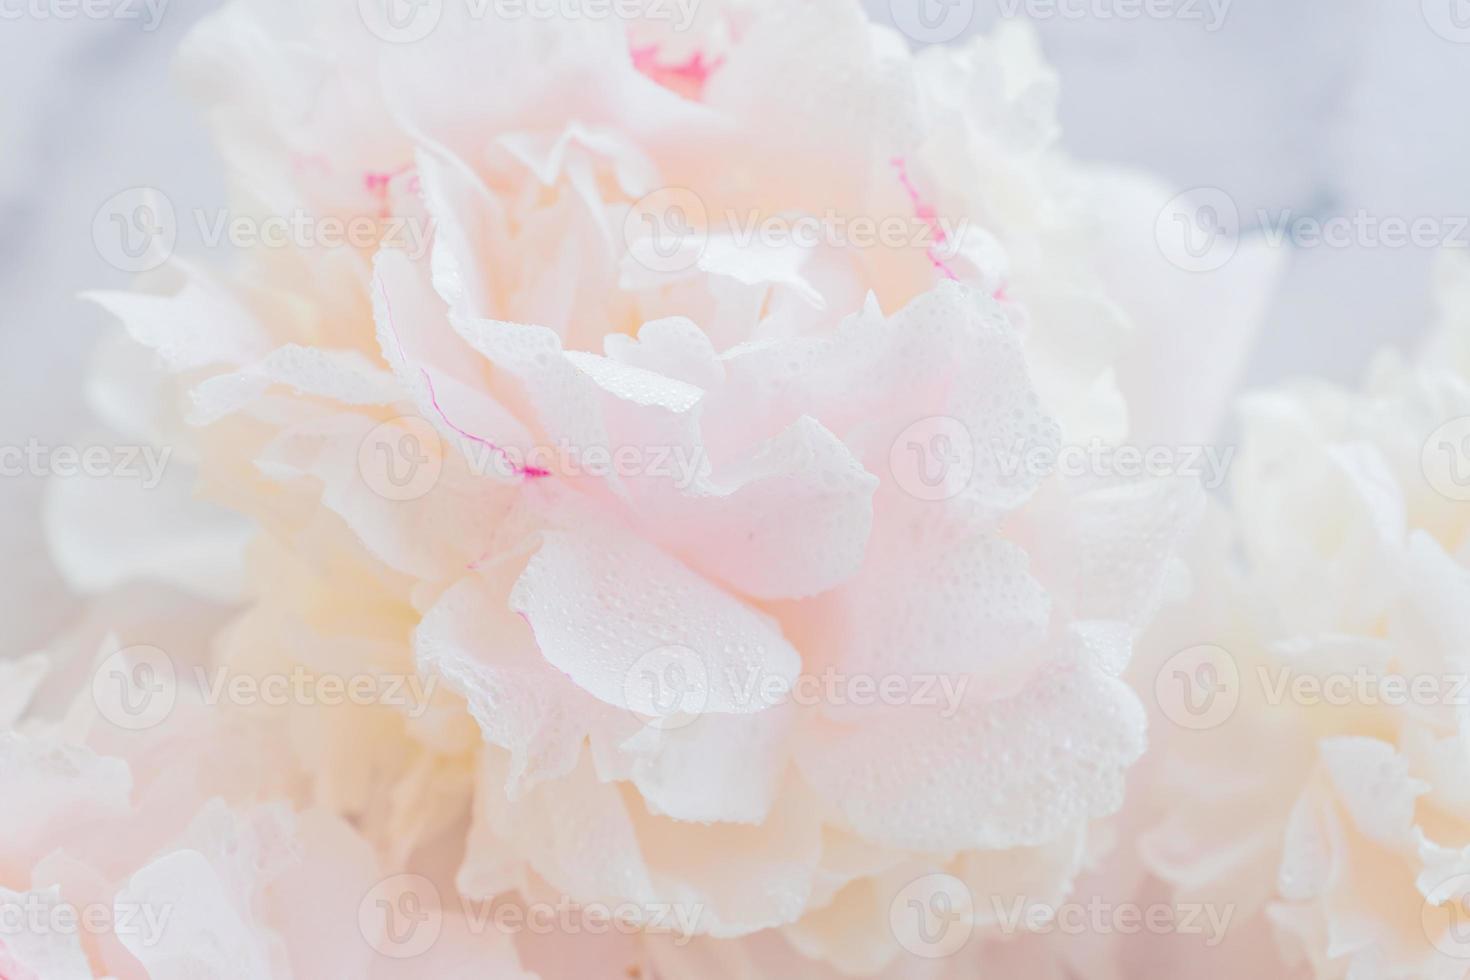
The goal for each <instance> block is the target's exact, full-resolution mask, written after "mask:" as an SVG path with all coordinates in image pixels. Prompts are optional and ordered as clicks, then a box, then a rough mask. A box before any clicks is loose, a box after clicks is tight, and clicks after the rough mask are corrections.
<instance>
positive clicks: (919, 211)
mask: <svg viewBox="0 0 1470 980" xmlns="http://www.w3.org/2000/svg"><path fill="white" fill-rule="evenodd" d="M889 162H890V163H891V164H892V165H893V169H894V170H897V171H898V182H899V183H900V184H902V185H903V189H904V191H905V192H906V193H907V194H908V196H909V201H910V203H912V204H913V206H914V215H915V216H916V217H917V218H918V219H919V220H920V221H922V222H924V225H925V227H927V228H928V229H929V233H930V234H931V235H933V236H934V240H935V241H936V242H938V243H939V244H940V245H946V244H948V243H949V236H948V235H947V234H945V231H944V225H943V224H942V223H941V222H940V221H939V212H937V211H935V210H934V206H933V205H931V204H929V203H928V202H927V201H925V200H924V198H923V195H921V194H920V193H919V188H918V187H916V186H914V182H913V179H912V178H910V177H909V167H908V163H907V161H905V160H904V158H903V157H894V158H893V159H892V160H891V161H889ZM925 254H927V255H928V256H929V263H930V264H931V265H932V266H934V268H936V269H938V270H939V271H940V272H942V273H944V275H945V276H947V277H948V278H950V279H953V280H954V281H955V282H959V279H960V277H959V276H957V275H955V273H954V270H953V269H951V268H950V267H949V263H947V262H945V261H944V259H943V258H942V257H941V256H940V254H939V249H938V248H937V247H935V246H932V245H931V246H930V247H929V249H928V251H927V252H926V253H925Z"/></svg>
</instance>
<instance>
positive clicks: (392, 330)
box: [373, 273, 551, 479]
mask: <svg viewBox="0 0 1470 980" xmlns="http://www.w3.org/2000/svg"><path fill="white" fill-rule="evenodd" d="M373 287H374V288H375V289H377V291H378V292H379V294H380V295H382V297H383V312H385V313H386V314H387V315H388V334H389V336H391V337H392V338H393V346H394V347H396V348H397V349H398V357H399V359H400V360H402V361H403V363H404V364H412V363H413V362H412V360H411V359H410V358H409V356H408V352H407V351H405V350H404V349H403V340H402V339H401V338H400V337H399V336H398V323H397V321H396V320H395V319H394V317H393V301H392V300H391V299H389V297H388V289H387V287H386V286H385V285H384V284H383V279H382V277H381V276H379V275H377V274H376V273H375V274H374V275H373ZM419 373H420V374H421V375H422V376H423V379H424V382H425V384H427V385H428V389H429V404H430V405H432V406H433V407H434V411H435V412H436V413H437V414H438V416H439V418H440V419H441V420H442V421H443V422H444V424H445V425H447V426H449V428H450V429H452V430H453V431H454V432H456V433H458V434H459V435H461V436H463V437H464V438H466V439H468V440H470V441H471V442H474V443H477V444H479V445H482V446H485V447H486V448H488V449H489V450H490V451H491V452H494V453H496V454H497V455H499V456H500V457H501V458H502V459H504V460H505V461H506V462H507V463H509V464H510V468H511V471H512V472H514V473H515V474H516V475H517V476H519V477H522V478H529V479H540V478H542V477H547V476H550V475H551V471H550V470H548V469H545V468H543V467H540V466H522V465H520V464H519V463H517V462H515V460H513V459H512V458H511V456H510V453H508V452H506V451H505V450H504V449H502V448H501V447H499V446H497V445H496V444H495V443H493V442H491V441H490V440H488V439H485V438H482V437H480V436H477V435H475V434H474V433H471V432H466V431H465V430H464V429H461V428H460V427H459V426H457V425H455V424H454V423H453V422H452V421H450V419H449V416H448V415H447V414H446V413H445V411H444V409H443V408H442V407H440V405H439V396H438V395H437V394H436V393H435V391H434V378H433V376H432V375H430V374H429V371H428V369H427V368H424V367H420V368H419Z"/></svg>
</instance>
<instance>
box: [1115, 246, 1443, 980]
mask: <svg viewBox="0 0 1470 980" xmlns="http://www.w3.org/2000/svg"><path fill="white" fill-rule="evenodd" d="M1442 268H1443V272H1442V276H1441V279H1442V289H1441V290H1440V301H1441V309H1442V322H1441V323H1440V325H1439V327H1438V329H1437V330H1436V331H1435V333H1434V334H1433V336H1432V338H1431V340H1430V342H1429V344H1428V346H1427V349H1426V350H1425V351H1424V352H1423V353H1422V354H1421V356H1419V357H1417V358H1415V359H1412V360H1410V359H1406V358H1404V357H1403V356H1401V355H1399V354H1397V353H1393V352H1387V353H1384V354H1383V355H1382V356H1381V357H1380V358H1379V360H1378V361H1377V362H1376V364H1375V365H1374V367H1373V369H1372V371H1371V374H1370V376H1369V378H1368V381H1367V384H1366V387H1365V388H1364V390H1362V391H1361V392H1350V391H1343V390H1340V389H1338V388H1335V387H1332V386H1328V385H1325V384H1319V383H1311V382H1308V383H1302V384H1298V385H1295V386H1292V387H1287V388H1283V389H1281V390H1277V391H1270V392H1265V393H1261V394H1257V395H1253V396H1250V397H1248V398H1247V399H1246V400H1245V401H1244V403H1243V406H1242V412H1241V415H1242V427H1243V433H1242V451H1241V453H1240V454H1239V456H1238V458H1237V461H1236V471H1235V481H1234V484H1233V494H1232V497H1233V509H1234V519H1233V521H1230V522H1228V523H1227V522H1223V521H1222V522H1221V523H1220V524H1219V525H1218V526H1217V527H1216V533H1215V534H1214V535H1212V537H1211V538H1210V543H1209V544H1202V545H1201V546H1200V548H1199V554H1198V555H1196V556H1194V558H1193V561H1192V564H1193V566H1194V567H1196V568H1198V569H1199V570H1200V576H1201V586H1202V587H1201V588H1200V589H1199V590H1198V592H1197V593H1196V598H1195V599H1194V600H1193V601H1192V602H1191V603H1190V604H1187V605H1185V606H1183V607H1181V608H1179V609H1178V610H1175V611H1173V612H1171V613H1170V615H1169V616H1168V617H1167V620H1168V622H1167V623H1166V624H1165V625H1163V626H1161V627H1160V632H1159V634H1158V635H1157V636H1156V637H1155V638H1154V639H1153V640H1151V641H1150V642H1149V643H1147V644H1146V646H1145V649H1146V650H1147V651H1148V653H1147V654H1146V655H1145V656H1143V657H1140V659H1139V662H1138V663H1137V664H1135V668H1136V669H1138V670H1139V673H1140V676H1146V677H1147V679H1146V680H1145V681H1144V683H1145V684H1148V685H1150V686H1156V690H1157V693H1158V697H1159V703H1160V706H1161V708H1162V710H1163V714H1164V715H1166V716H1168V717H1169V718H1170V719H1172V721H1173V722H1175V723H1176V724H1174V725H1171V724H1170V723H1169V722H1167V721H1166V722H1164V723H1163V725H1162V732H1163V734H1162V736H1161V738H1160V739H1159V740H1158V743H1159V752H1160V758H1159V768H1158V780H1157V785H1156V789H1157V791H1158V793H1157V795H1156V796H1154V797H1152V798H1150V799H1149V800H1139V801H1138V806H1139V808H1140V812H1143V813H1147V812H1149V809H1150V807H1156V808H1158V810H1159V812H1160V813H1161V816H1160V818H1159V819H1158V821H1157V822H1156V823H1155V825H1154V827H1153V829H1152V830H1151V831H1150V832H1149V833H1148V834H1146V835H1145V836H1144V837H1143V838H1142V844H1143V855H1144V859H1145V861H1146V863H1147V864H1148V866H1149V868H1150V869H1151V870H1152V871H1153V872H1154V873H1156V874H1158V875H1159V876H1161V877H1163V878H1164V879H1166V880H1167V881H1168V882H1170V883H1171V884H1172V885H1173V886H1175V888H1176V889H1177V890H1178V891H1179V893H1181V894H1184V895H1187V896H1190V897H1191V898H1193V899H1197V900H1201V901H1210V902H1214V903H1221V904H1230V905H1231V906H1233V907H1235V908H1236V910H1237V918H1238V920H1239V921H1241V922H1242V923H1250V922H1256V923H1261V924H1265V925H1267V926H1268V927H1269V928H1270V930H1271V931H1272V932H1273V933H1274V934H1275V937H1276V944H1275V945H1276V949H1277V954H1278V956H1277V966H1276V968H1275V972H1277V973H1279V974H1280V975H1283V976H1284V975H1288V971H1290V970H1296V971H1299V972H1300V973H1301V975H1305V976H1316V977H1353V978H1364V980H1367V978H1385V980H1388V978H1395V980H1396V978H1404V980H1407V978H1410V977H1414V978H1450V977H1456V978H1458V977H1462V976H1464V975H1465V972H1466V970H1467V968H1470V942H1467V940H1466V932H1465V929H1466V921H1467V914H1466V904H1465V903H1466V899H1467V895H1470V874H1467V873H1470V849H1467V848H1470V799H1467V797H1466V787H1467V786H1470V779H1467V776H1470V772H1467V770H1466V763H1467V755H1466V744H1467V743H1466V737H1467V729H1466V723H1467V717H1470V716H1467V708H1470V659H1467V647H1466V644H1467V642H1470V571H1467V567H1466V566H1467V562H1470V550H1467V532H1470V504H1467V501H1470V440H1467V437H1470V360H1467V358H1466V351H1467V346H1470V293H1467V286H1466V284H1467V283H1470V268H1467V264H1466V262H1465V260H1464V258H1463V257H1462V256H1460V255H1458V254H1455V253H1448V254H1447V257H1446V258H1445V260H1444V262H1443V265H1442ZM1236 545H1238V546H1239V548H1240V549H1241V550H1242V551H1243V560H1241V559H1238V558H1237V557H1236V555H1235V554H1234V552H1233V548H1234V547H1235V546H1236ZM1186 644H1206V646H1194V647H1192V648H1189V647H1186V646H1185V645H1186ZM1155 672H1156V676H1155ZM1290 975H1296V974H1295V973H1292V974H1290Z"/></svg>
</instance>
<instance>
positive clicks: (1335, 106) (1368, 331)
mask: <svg viewBox="0 0 1470 980" xmlns="http://www.w3.org/2000/svg"><path fill="white" fill-rule="evenodd" d="M80 2H81V0H0V82H3V91H5V92H6V97H5V99H4V102H3V105H0V120H3V132H4V147H3V150H0V215H3V222H4V227H5V229H6V231H7V233H8V234H7V236H5V237H4V238H3V239H0V249H3V261H0V297H3V299H0V311H3V316H0V332H3V342H4V350H5V352H6V355H7V356H5V357H4V358H3V360H0V372H3V374H0V398H3V399H4V406H3V407H4V411H3V412H0V445H23V444H24V443H25V442H26V441H27V439H30V438H33V437H34V438H37V439H39V440H41V441H42V442H50V443H53V444H54V443H59V442H62V441H64V440H66V439H68V438H74V437H75V435H76V433H77V432H78V431H79V430H85V428H86V426H87V424H88V422H87V413H86V410H85V407H84V405H83V404H82V401H81V398H80V384H81V379H82V375H83V372H84V369H85V366H86V362H87V357H88V352H89V350H90V348H91V347H92V345H93V343H94V341H95V339H96V337H97V334H98V331H99V328H100V327H101V325H102V323H103V316H102V314H101V313H100V312H99V311H97V310H95V309H93V308H91V307H89V306H86V305H84V304H81V303H78V302H77V301H76V300H75V298H74V297H75V294H76V293H77V292H78V291H79V290H82V289H90V288H97V287H120V286H125V285H126V284H127V282H128V279H129V277H128V276H127V275H126V274H124V273H122V272H120V271H118V270H116V269H114V268H112V267H111V266H109V265H108V264H107V263H106V262H104V261H103V260H102V258H101V257H100V256H99V255H98V253H97V251H96V249H95V248H94V247H93V244H92V235H91V226H92V219H93V216H94V214H95V213H96V212H97V210H98V208H99V206H100V205H102V204H103V202H105V201H106V200H107V199H108V198H110V197H111V196H112V195H114V194H116V193H117V192H119V191H121V190H124V189H126V188H130V187H134V186H138V185H152V186H155V187H158V188H161V189H162V190H163V191H165V192H166V193H167V194H168V195H169V197H170V198H171V199H172V200H174V201H180V202H188V203H189V204H190V205H192V206H199V207H206V208H208V207H216V206H220V205H222V204H223V201H222V193H223V192H222V188H221V186H220V183H219V180H218V176H217V174H218V167H217V162H216V160H215V158H214V154H213V151H212V149H211V148H210V146H209V143H208V141H207V139H206V137H205V134H204V132H203V131H202V128H201V125H200V121H199V119H198V117H197V115H196V114H195V113H194V112H193V110H192V107H191V106H190V105H189V104H188V100H187V96H186V93H181V92H179V91H177V90H176V89H175V88H174V87H173V86H172V84H171V82H170V64H171V58H172V52H173V51H174V49H175V48H176V46H177V44H178V43H179V40H180V38H181V37H182V36H183V35H184V34H185V33H186V32H187V30H188V28H189V27H190V25H191V24H193V23H194V22H195V21H197V20H198V19H199V18H200V17H202V16H205V15H206V14H207V13H208V12H209V11H210V10H211V9H213V8H214V7H215V6H217V0H187V2H184V0H173V2H172V3H167V4H166V5H165V6H164V7H163V8H162V16H161V17H159V18H158V19H157V22H156V23H154V22H153V14H152V13H151V12H150V10H149V8H147V7H145V6H144V4H143V2H142V0H107V3H106V4H105V6H107V7H108V8H109V9H111V10H113V12H114V13H113V15H111V16H106V17H97V18H88V17H86V16H82V15H80V13H79V11H78V9H77V5H78V4H79V3H80ZM152 2H153V4H154V5H155V9H157V5H158V4H159V3H162V2H164V0H152ZM791 2H800V0H791ZM914 2H916V0H866V3H867V6H868V7H869V8H870V9H871V10H872V12H873V15H874V16H875V17H876V18H879V19H881V20H884V21H889V20H890V19H891V18H892V16H893V9H894V8H893V7H891V6H890V4H896V5H897V6H898V7H900V8H901V7H903V5H904V4H905V3H908V4H909V6H910V7H912V5H913V3H914ZM923 2H925V3H929V4H935V5H940V4H945V3H948V4H950V5H951V6H949V7H944V6H935V7H932V8H930V13H931V14H933V15H935V16H938V15H939V14H942V15H943V16H945V17H950V16H960V17H962V21H960V22H954V21H950V22H949V25H950V27H947V28H945V30H946V31H948V32H950V33H953V32H954V31H953V30H951V29H950V28H952V27H953V25H954V24H955V23H959V24H960V26H962V27H963V28H964V30H963V32H961V33H962V34H964V33H970V32H973V31H977V30H984V29H986V28H988V27H989V26H990V25H991V24H993V23H994V22H995V21H996V20H998V19H1000V18H1002V17H1017V18H1022V19H1026V20H1030V21H1032V22H1033V23H1035V25H1036V27H1037V29H1038V31H1039V32H1040V35H1041V38H1042V42H1043V46H1044V48H1045V51H1046V53H1047V55H1048V57H1049V58H1050V60H1051V61H1052V62H1053V63H1054V64H1055V65H1056V67H1057V69H1058V70H1059V72H1060V75H1061V82H1062V90H1061V121H1062V124H1063V129H1064V138H1065V141H1066V143H1067V144H1068V145H1069V147H1070V149H1071V150H1072V151H1073V153H1074V154H1075V155H1077V156H1079V157H1081V158H1084V159H1090V160H1098V161H1112V162H1120V163H1126V164H1130V165H1137V166H1142V167H1145V168H1148V169H1150V170H1152V171H1154V172H1155V173H1157V174H1158V175H1160V176H1161V177H1162V178H1163V179H1164V180H1165V181H1166V182H1168V183H1169V184H1172V185H1175V186H1176V187H1177V188H1178V189H1180V190H1184V189H1187V188H1196V187H1202V186H1204V187H1214V188H1220V189H1222V190H1224V191H1225V192H1226V193H1228V194H1229V196H1230V197H1231V198H1232V199H1233V200H1234V201H1235V203H1236V204H1237V205H1238V207H1239V209H1240V213H1241V224H1242V228H1243V229H1246V230H1248V229H1249V227H1250V226H1251V225H1252V224H1253V223H1254V221H1255V218H1254V216H1255V215H1256V214H1257V213H1258V212H1260V211H1267V212H1271V213H1273V214H1274V213H1279V212H1282V211H1286V210H1289V211H1290V212H1291V213H1293V214H1295V215H1314V216H1318V217H1322V218H1326V217H1331V216H1334V215H1339V216H1350V215H1353V214H1355V213H1367V214H1368V215H1370V216H1375V217H1377V218H1380V219H1381V218H1384V217H1389V216H1396V217H1401V218H1405V219H1410V220H1412V219H1414V218H1416V217H1424V216H1428V217H1434V218H1436V219H1437V220H1438V221H1440V222H1442V223H1443V227H1445V228H1451V227H1452V226H1453V221H1452V219H1453V218H1455V217H1456V216H1459V215H1470V181H1467V180H1466V179H1465V177H1464V169H1465V167H1466V164H1467V161H1470V152H1467V151H1470V127H1467V126H1466V125H1465V123H1466V120H1467V110H1466V109H1465V101H1466V95H1467V93H1470V0H1422V2H1421V0H923ZM67 10H70V11H71V13H72V14H73V16H71V17H68V16H66V15H65V12H66V11H67ZM1150 12H1152V13H1150ZM909 13H910V14H911V13H912V11H911V10H909ZM931 22H933V18H932V17H931ZM1281 247H1282V248H1283V250H1285V251H1287V252H1288V253H1289V255H1288V256H1287V262H1286V273H1285V275H1284V277H1283V279H1282V281H1281V283H1280V285H1279V286H1278V289H1277V293H1276V295H1275V297H1274V298H1273V300H1272V304H1271V312H1270V315H1269V318H1268V321H1267V324H1266V327H1265V329H1264V330H1263V332H1262V333H1261V336H1260V339H1259V341H1258V342H1257V345H1256V348H1255V350H1254V351H1253V353H1252V355H1251V357H1250V359H1249V369H1248V372H1247V382H1248V383H1251V384H1258V383H1269V382H1272V381H1276V380H1279V379H1281V378H1283V377H1285V376H1289V375H1294V374H1299V373H1305V372H1311V373H1314V374H1318V375H1324V376H1327V377H1330V378H1333V379H1336V380H1340V381H1344V382H1353V381H1355V380H1356V379H1357V378H1358V376H1359V374H1360V372H1361V370H1362V368H1363V366H1364V364H1365V362H1366V360H1367V358H1368V356H1369V354H1370V353H1371V352H1372V351H1373V350H1374V349H1375V348H1377V347H1379V346H1381V345H1382V344H1385V343H1393V344H1401V345H1408V344H1410V343H1412V342H1413V340H1414V338H1415V337H1416V336H1417V335H1418V334H1419V333H1420V332H1421V331H1422V329H1423V327H1424V325H1425V323H1426V321H1427V317H1428V311H1429V299H1430V293H1429V276H1430V266H1431V260H1432V257H1433V249H1429V248H1423V247H1414V246H1407V247H1399V248H1393V247H1388V246H1386V245H1384V244H1382V243H1372V242H1362V241H1360V242H1356V243H1354V244H1351V245H1348V246H1346V247H1314V248H1313V247H1301V246H1300V244H1297V245H1292V244H1291V243H1287V244H1285V245H1283V246H1281ZM39 499H40V481H39V480H37V479H32V478H26V477H23V478H10V479H5V480H0V546H3V548H4V553H5V555H6V566H7V568H6V569H5V572H4V576H3V579H0V584H3V585H4V588H3V590H0V616H3V617H4V621H5V622H7V623H8V624H10V625H11V627H12V628H11V629H10V630H8V631H7V632H6V635H5V638H4V640H3V648H0V655H7V654H14V653H18V652H23V651H24V650H26V649H28V648H30V647H32V646H34V645H36V644H39V643H41V642H44V640H45V638H46V637H47V636H48V635H49V634H50V633H52V632H54V631H55V630H56V629H58V628H60V627H63V626H65V624H66V623H67V621H68V620H69V619H70V618H72V617H73V616H74V615H75V611H76V603H77V600H76V599H75V598H73V597H70V596H68V595H67V594H66V592H65V590H64V589H63V588H62V587H61V585H60V582H59V580H58V579H57V577H56V574H55V572H54V571H53V570H52V569H51V568H50V566H49V563H48V562H47V559H46V557H45V549H44V546H43V544H42V539H41V529H40V525H39V520H38V516H37V515H38V506H39V503H38V502H39Z"/></svg>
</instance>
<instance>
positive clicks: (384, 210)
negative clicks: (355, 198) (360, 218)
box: [362, 163, 413, 218]
mask: <svg viewBox="0 0 1470 980" xmlns="http://www.w3.org/2000/svg"><path fill="white" fill-rule="evenodd" d="M412 169H413V164H411V163H405V164H404V165H403V166H401V167H399V168H398V169H397V170H369V171H368V172H367V173H365V174H363V175H362V184H363V186H364V187H366V188H367V192H368V193H369V194H371V195H372V196H373V197H375V198H377V199H378V204H379V208H378V216H379V217H383V218H386V217H387V216H388V213H389V209H388V186H389V185H390V184H391V183H392V182H393V178H395V177H400V176H402V175H403V174H406V173H408V172H409V171H410V170H412Z"/></svg>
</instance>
